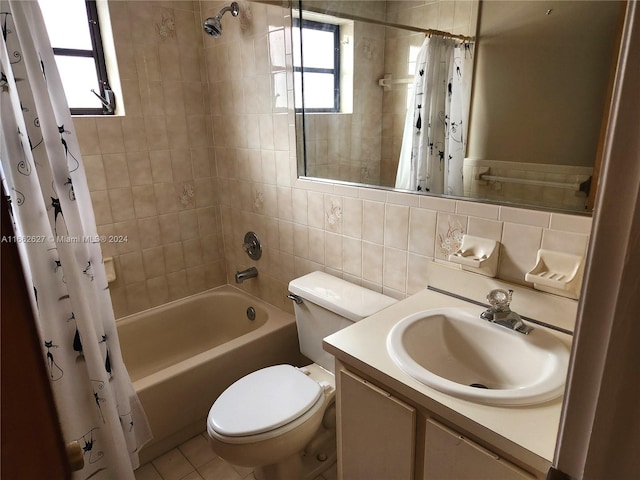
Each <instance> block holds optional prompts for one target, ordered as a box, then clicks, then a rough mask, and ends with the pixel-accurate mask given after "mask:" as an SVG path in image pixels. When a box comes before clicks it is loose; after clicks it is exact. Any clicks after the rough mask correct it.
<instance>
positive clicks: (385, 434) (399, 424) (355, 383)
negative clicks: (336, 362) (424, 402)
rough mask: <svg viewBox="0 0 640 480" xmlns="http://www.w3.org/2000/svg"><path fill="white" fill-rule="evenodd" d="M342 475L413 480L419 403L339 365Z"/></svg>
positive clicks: (354, 478) (357, 479)
mask: <svg viewBox="0 0 640 480" xmlns="http://www.w3.org/2000/svg"><path fill="white" fill-rule="evenodd" d="M337 382H338V389H337V392H338V397H337V399H336V402H337V408H338V412H340V413H338V421H339V426H338V478H342V479H345V480H347V479H348V480H372V479H380V480H383V479H393V480H413V478H414V463H415V455H414V450H415V432H416V409H415V408H413V407H411V406H410V405H407V404H406V403H404V402H402V401H400V400H398V399H397V398H394V397H393V396H391V394H389V393H388V392H385V391H384V390H382V389H380V388H378V387H376V386H375V385H372V384H371V383H369V382H367V381H365V380H363V379H362V378H360V377H358V376H356V375H354V374H352V373H351V372H348V371H346V370H342V369H341V370H339V371H338V376H337Z"/></svg>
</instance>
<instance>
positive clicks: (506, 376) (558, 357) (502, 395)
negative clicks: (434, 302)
mask: <svg viewBox="0 0 640 480" xmlns="http://www.w3.org/2000/svg"><path fill="white" fill-rule="evenodd" d="M481 312H482V310H480V309H478V308H439V309H432V310H425V311H421V312H417V313H415V314H413V315H410V316H408V317H405V318H403V319H402V320H400V321H399V322H398V323H397V324H396V325H395V326H394V327H393V328H392V329H391V331H390V332H389V335H388V337H387V350H388V352H389V354H390V356H391V358H392V359H393V361H394V362H395V363H396V364H397V365H398V366H399V367H400V368H401V369H402V370H403V371H405V372H406V373H407V374H408V375H410V376H411V377H413V378H414V379H416V380H418V381H419V382H421V383H423V384H425V385H427V386H429V387H432V388H434V389H436V390H439V391H441V392H444V393H447V394H449V395H452V396H455V397H458V398H462V399H465V400H469V401H472V402H477V403H484V404H489V405H532V404H536V403H542V402H545V401H547V400H552V399H554V398H557V397H559V396H560V395H562V393H563V391H564V385H565V378H566V374H567V368H568V364H569V349H568V348H567V347H566V345H565V344H564V343H562V342H561V341H560V340H559V339H558V338H557V337H555V336H554V335H552V334H551V333H549V332H548V331H545V330H544V329H543V328H541V327H538V328H535V329H534V330H533V331H532V332H531V333H529V334H528V335H524V334H522V333H518V332H515V331H512V330H509V329H507V328H505V327H502V326H499V325H496V324H493V323H490V322H488V321H486V320H482V319H481V318H480V313H481Z"/></svg>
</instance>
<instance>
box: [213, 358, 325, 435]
mask: <svg viewBox="0 0 640 480" xmlns="http://www.w3.org/2000/svg"><path fill="white" fill-rule="evenodd" d="M322 393H323V388H322V386H321V385H320V384H318V383H317V382H316V381H314V380H313V379H311V378H309V377H308V376H307V375H306V374H305V373H303V372H302V371H300V370H299V369H297V368H295V367H293V366H291V365H275V366H272V367H267V368H263V369H260V370H257V371H255V372H253V373H251V374H249V375H247V376H245V377H243V378H241V379H240V380H238V381H237V382H235V383H233V384H232V385H231V386H230V387H229V388H227V389H226V390H225V391H224V392H223V393H222V394H221V395H220V397H218V399H217V400H216V401H215V402H214V404H213V406H212V407H211V410H210V411H209V415H208V417H207V427H208V430H209V431H211V433H215V434H217V436H218V437H226V438H227V439H229V440H232V439H235V440H236V441H240V438H239V437H247V436H256V435H258V436H262V435H261V434H266V433H268V432H271V431H273V430H276V429H278V428H280V427H282V426H284V425H287V424H289V423H291V422H293V421H294V420H296V419H299V418H300V417H303V416H305V413H307V412H309V411H310V410H316V409H317V408H319V405H321V404H322V403H323V395H322ZM314 407H316V408H314ZM232 441H233V440H232ZM234 443H235V442H234Z"/></svg>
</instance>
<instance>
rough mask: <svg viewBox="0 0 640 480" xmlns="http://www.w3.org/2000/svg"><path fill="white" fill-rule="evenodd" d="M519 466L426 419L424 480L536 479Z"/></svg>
mask: <svg viewBox="0 0 640 480" xmlns="http://www.w3.org/2000/svg"><path fill="white" fill-rule="evenodd" d="M534 478H535V477H534V476H532V475H530V474H528V473H527V472H525V471H524V470H521V469H520V468H519V467H517V466H515V465H513V464H511V463H509V462H507V461H506V460H504V459H502V458H500V457H499V456H498V455H496V454H495V453H493V452H490V451H489V450H487V449H485V448H483V447H481V446H480V445H478V444H477V443H474V442H472V441H471V440H469V439H467V438H465V437H463V436H462V435H460V434H459V433H456V432H454V431H453V430H450V429H449V428H447V427H445V426H444V425H442V424H440V423H438V422H436V421H435V420H433V419H430V418H429V419H427V420H426V436H425V452H424V480H523V479H534Z"/></svg>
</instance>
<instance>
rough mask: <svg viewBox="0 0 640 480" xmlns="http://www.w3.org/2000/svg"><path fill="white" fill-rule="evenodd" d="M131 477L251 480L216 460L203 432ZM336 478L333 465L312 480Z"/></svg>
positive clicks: (247, 470)
mask: <svg viewBox="0 0 640 480" xmlns="http://www.w3.org/2000/svg"><path fill="white" fill-rule="evenodd" d="M135 475H136V480H255V477H254V476H253V470H252V469H251V468H246V467H237V466H235V465H231V464H230V463H227V462H225V461H224V460H223V459H221V458H220V457H218V456H217V455H216V454H215V453H214V452H213V450H211V448H210V447H209V444H208V443H207V438H206V432H204V433H201V434H200V435H196V436H195V437H193V438H192V439H190V440H188V441H186V442H184V443H183V444H182V445H180V446H179V447H177V448H174V449H173V450H171V451H169V452H167V453H165V454H164V455H161V456H159V457H158V458H156V459H155V460H152V461H151V462H149V463H145V464H144V465H142V466H140V468H138V469H137V470H136V471H135ZM337 478H338V475H337V471H336V466H335V465H333V467H331V468H330V469H329V470H328V471H326V472H325V473H323V474H322V475H320V476H318V477H316V478H315V480H335V479H337ZM282 480H298V479H294V478H292V479H282Z"/></svg>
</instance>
